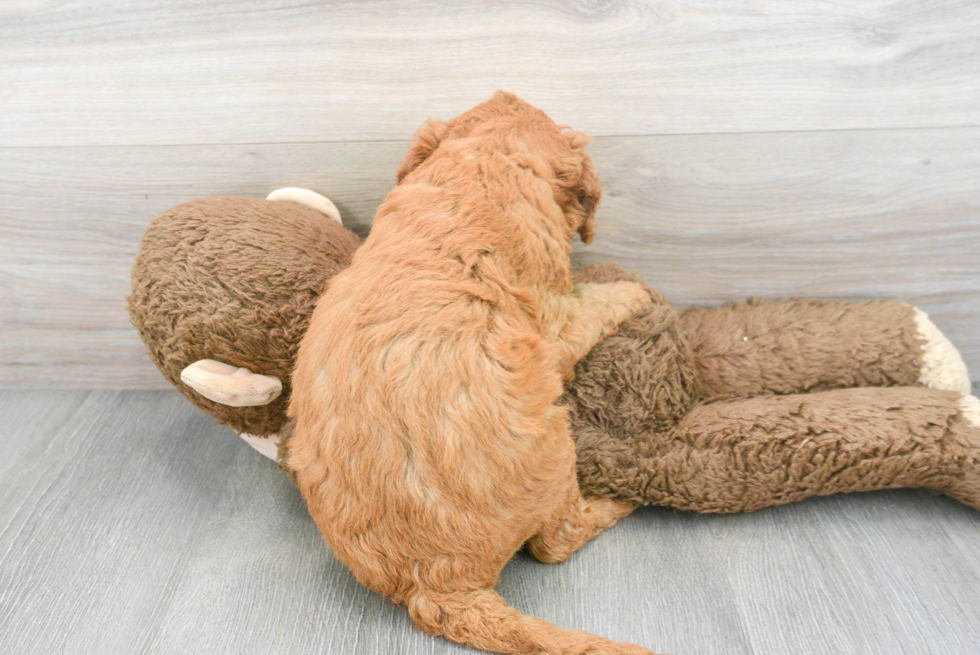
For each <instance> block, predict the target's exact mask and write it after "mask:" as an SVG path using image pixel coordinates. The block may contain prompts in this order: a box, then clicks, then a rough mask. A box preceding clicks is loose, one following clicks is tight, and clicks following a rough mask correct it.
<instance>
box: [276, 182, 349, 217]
mask: <svg viewBox="0 0 980 655" xmlns="http://www.w3.org/2000/svg"><path fill="white" fill-rule="evenodd" d="M265 199H266V200H287V201H289V202H295V203H298V204H300V205H303V206H305V207H309V208H310V209H315V210H316V211H318V212H320V213H321V214H324V215H326V216H329V217H330V218H332V219H333V220H335V221H337V222H338V223H340V224H341V225H343V224H344V222H343V221H342V220H341V219H340V210H339V209H337V205H335V204H333V202H331V200H330V198H327V197H326V196H321V195H320V194H319V193H317V192H316V191H310V190H309V189H299V188H297V187H292V186H287V187H283V188H281V189H276V190H275V191H273V192H272V193H270V194H269V195H267V196H266V197H265Z"/></svg>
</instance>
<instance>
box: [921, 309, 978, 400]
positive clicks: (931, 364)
mask: <svg viewBox="0 0 980 655" xmlns="http://www.w3.org/2000/svg"><path fill="white" fill-rule="evenodd" d="M915 325H916V327H918V328H919V337H920V338H921V339H922V340H923V341H924V342H925V343H924V345H923V346H922V369H921V371H920V373H919V384H921V385H923V386H926V387H929V388H930V389H943V390H946V391H957V392H959V393H963V394H968V393H970V375H969V373H968V372H967V370H966V363H965V362H964V361H963V357H962V356H961V355H960V352H959V351H958V350H957V349H956V347H955V346H953V344H952V343H950V341H949V339H947V338H946V335H944V334H943V333H942V332H940V330H939V328H937V327H936V325H935V324H934V323H933V322H932V321H931V320H929V315H928V314H926V313H925V312H924V311H922V310H921V309H919V308H915Z"/></svg>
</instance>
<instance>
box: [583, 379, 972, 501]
mask: <svg viewBox="0 0 980 655" xmlns="http://www.w3.org/2000/svg"><path fill="white" fill-rule="evenodd" d="M579 446H580V447H586V448H588V447H590V446H589V445H588V444H587V443H583V442H581V441H580V442H579ZM599 448H600V449H601V452H603V453H604V454H605V456H606V457H607V461H594V462H593V464H592V467H593V468H594V469H595V470H584V471H583V470H582V462H583V457H584V458H585V459H588V454H587V453H580V459H579V465H580V466H579V474H580V479H582V480H583V485H582V486H583V489H587V488H589V487H590V484H589V483H588V481H589V480H590V479H591V478H600V477H601V478H603V479H604V484H605V485H606V486H605V488H604V489H601V490H600V492H601V493H604V494H609V495H615V496H618V497H620V498H623V499H624V500H630V501H633V502H637V503H645V504H656V505H666V506H669V507H672V508H675V509H681V510H694V511H697V512H747V511H752V510H757V509H760V508H763V507H768V506H771V505H782V504H785V503H790V502H794V501H798V500H803V499H804V498H808V497H810V496H818V495H829V494H835V493H841V492H849V491H871V490H875V489H894V488H902V487H927V488H931V489H936V490H939V491H942V492H944V493H948V494H950V495H952V496H954V497H955V498H957V499H958V500H960V501H962V502H963V503H966V504H968V505H971V506H973V507H975V508H977V509H980V402H978V401H977V399H976V398H974V397H972V396H964V395H961V394H958V393H956V392H951V391H936V390H932V389H925V388H921V387H898V388H860V389H841V390H835V391H825V392H818V393H811V394H797V395H787V396H763V397H757V398H746V399H735V400H727V401H721V402H716V403H711V404H707V405H701V406H699V407H696V408H695V409H694V410H692V411H691V412H690V413H689V414H688V415H687V416H686V417H685V418H684V419H683V420H682V421H681V422H680V423H679V424H678V425H677V427H676V428H675V429H674V430H673V431H672V432H670V433H668V434H662V435H656V434H651V435H649V436H648V438H647V439H645V440H637V442H636V444H635V445H634V446H633V450H632V452H627V451H626V450H623V449H621V451H620V452H618V453H616V452H613V451H612V450H611V449H608V448H604V447H602V446H601V445H600V446H599ZM590 461H591V460H590ZM610 471H615V475H610V473H609V472H610ZM592 490H593V489H590V491H592Z"/></svg>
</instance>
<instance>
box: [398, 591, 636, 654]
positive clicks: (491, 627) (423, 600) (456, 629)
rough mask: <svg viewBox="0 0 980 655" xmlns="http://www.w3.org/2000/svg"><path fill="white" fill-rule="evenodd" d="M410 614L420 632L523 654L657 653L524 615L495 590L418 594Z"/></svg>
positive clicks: (479, 646)
mask: <svg viewBox="0 0 980 655" xmlns="http://www.w3.org/2000/svg"><path fill="white" fill-rule="evenodd" d="M408 613H409V615H410V616H411V617H412V620H413V621H414V622H415V625H417V626H418V627H419V629H421V630H423V631H425V632H427V633H429V634H430V635H433V636H438V637H445V638H446V639H449V640H451V641H455V642H457V643H460V644H464V645H466V646H472V647H474V648H480V649H482V650H486V651H490V652H493V653H514V654H519V655H531V654H534V655H539V654H541V655H543V654H548V655H585V654H588V655H655V654H654V653H651V651H649V650H647V649H646V648H642V647H640V646H635V645H633V644H626V643H619V642H614V641H609V640H608V639H603V638H602V637H597V636H595V635H592V634H589V633H588V632H581V631H576V630H565V629H563V628H559V627H558V626H555V625H552V624H550V623H548V622H547V621H545V620H543V619H539V618H536V617H533V616H525V615H524V614H521V613H520V612H518V611H517V610H516V609H514V608H513V607H508V606H507V603H506V602H504V599H503V598H501V597H500V594H498V593H497V592H496V591H494V590H493V589H479V590H477V591H465V592H455V593H435V592H432V591H428V590H416V593H415V595H413V596H412V597H411V598H410V599H409V601H408Z"/></svg>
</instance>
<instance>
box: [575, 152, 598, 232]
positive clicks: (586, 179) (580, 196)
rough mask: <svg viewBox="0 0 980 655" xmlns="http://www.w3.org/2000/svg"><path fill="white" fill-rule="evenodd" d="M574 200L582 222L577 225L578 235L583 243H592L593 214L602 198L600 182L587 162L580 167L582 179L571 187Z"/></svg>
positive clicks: (593, 230) (593, 229)
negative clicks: (578, 208)
mask: <svg viewBox="0 0 980 655" xmlns="http://www.w3.org/2000/svg"><path fill="white" fill-rule="evenodd" d="M573 192H574V193H575V198H576V200H577V201H578V203H579V205H581V207H582V222H581V223H579V226H578V233H579V236H581V237H582V242H583V243H592V239H594V238H595V213H596V209H598V208H599V200H600V198H602V181H601V180H600V179H599V176H598V175H596V172H595V169H594V168H592V164H591V163H590V162H588V161H586V162H585V165H584V166H583V167H582V177H581V178H579V181H578V183H577V184H576V185H575V186H574V187H573Z"/></svg>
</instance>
